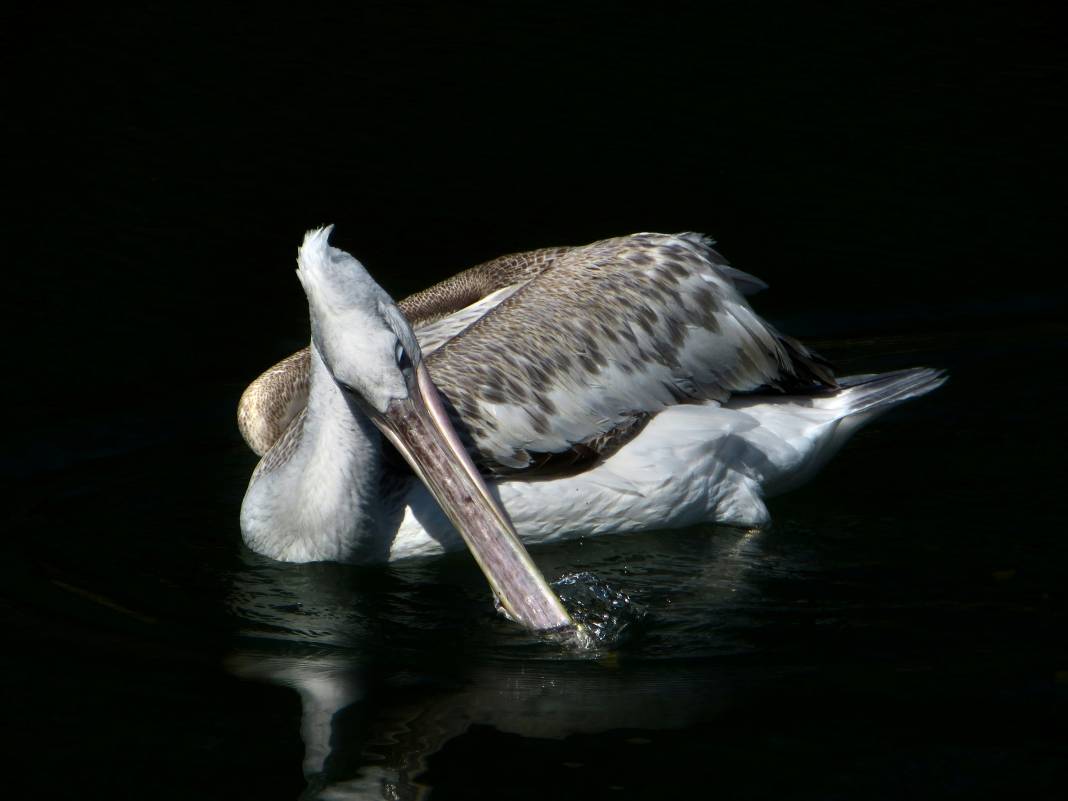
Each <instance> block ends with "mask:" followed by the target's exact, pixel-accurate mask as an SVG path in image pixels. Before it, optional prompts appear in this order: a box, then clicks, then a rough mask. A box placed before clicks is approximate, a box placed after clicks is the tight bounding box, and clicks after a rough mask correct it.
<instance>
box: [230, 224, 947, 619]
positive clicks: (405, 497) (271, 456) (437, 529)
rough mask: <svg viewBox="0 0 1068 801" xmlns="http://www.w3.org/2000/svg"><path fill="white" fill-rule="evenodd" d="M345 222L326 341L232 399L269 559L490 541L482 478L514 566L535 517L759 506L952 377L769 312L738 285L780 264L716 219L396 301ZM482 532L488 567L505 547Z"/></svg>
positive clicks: (314, 314) (314, 304) (470, 275)
mask: <svg viewBox="0 0 1068 801" xmlns="http://www.w3.org/2000/svg"><path fill="white" fill-rule="evenodd" d="M330 230H331V229H330V228H325V229H319V230H315V231H311V232H309V233H308V235H307V236H306V238H305V240H304V243H303V245H302V246H301V248H300V249H299V251H298V265H299V269H298V276H299V277H300V279H301V282H302V284H303V286H304V289H305V292H306V294H307V296H308V301H309V311H310V317H311V323H312V326H311V327H312V337H311V340H312V341H311V344H310V346H309V347H308V348H307V349H305V350H302V351H300V352H298V353H296V354H294V355H292V356H290V357H289V358H287V359H285V360H283V361H282V362H280V363H279V364H277V365H275V366H274V367H273V368H271V369H270V370H268V371H267V372H266V373H264V374H263V375H261V376H260V377H259V378H258V379H256V381H254V382H253V383H252V384H251V385H250V386H249V388H248V389H247V390H246V391H245V393H244V395H243V396H242V399H241V402H240V405H239V410H238V420H239V426H240V428H241V431H242V434H243V435H244V437H245V439H246V441H247V442H248V444H249V445H250V447H252V449H253V450H254V451H256V452H257V454H259V455H260V456H261V457H262V458H261V461H260V463H259V465H258V466H257V468H256V470H255V472H254V473H253V475H252V479H251V481H250V484H249V488H248V491H247V493H246V496H245V500H244V503H243V505H242V511H241V527H242V533H243V536H244V539H245V541H246V543H247V544H248V545H249V547H250V548H252V549H253V550H255V551H257V552H259V553H262V554H265V555H267V556H270V557H272V558H274V559H279V560H285V561H293V562H307V561H342V562H382V561H388V560H392V559H401V558H406V557H412V556H422V555H429V554H435V553H441V552H444V551H448V550H453V549H457V548H462V547H464V544H465V542H466V543H467V545H468V546H469V547H473V546H472V545H471V536H472V535H471V531H470V529H471V524H470V520H469V518H468V516H467V515H468V513H469V511H470V510H469V509H468V508H467V507H468V506H470V505H471V504H470V503H469V502H470V501H471V498H474V499H475V502H474V507H477V510H478V511H477V515H481V518H479V519H481V520H482V523H478V524H476V525H475V526H474V528H475V529H479V530H481V529H485V531H484V532H483V534H484V538H485V539H486V540H487V542H491V543H494V544H493V545H492V546H490V547H491V550H492V548H496V547H498V545H497V544H496V537H497V534H496V533H493V532H492V531H491V530H503V528H507V529H509V530H511V531H512V532H513V533H514V534H515V535H516V536H517V537H518V540H516V542H515V543H514V544H511V545H508V546H507V548H506V549H505V550H508V551H509V553H512V552H513V551H514V552H515V553H513V554H512V557H509V558H513V557H514V559H515V560H517V561H515V565H516V567H515V571H517V572H519V573H522V572H523V571H525V570H530V569H531V567H530V564H529V562H527V561H524V558H525V551H524V552H523V554H522V555H521V556H519V555H516V554H517V553H518V551H522V545H520V544H518V543H519V540H521V541H522V542H525V543H528V544H529V543H542V542H552V541H555V540H560V539H564V538H567V537H573V536H579V535H591V534H602V533H612V532H615V533H621V532H627V531H635V530H640V529H648V528H674V527H683V526H689V525H693V524H697V523H701V522H718V523H727V524H731V525H737V526H748V527H756V526H762V525H764V524H766V523H767V522H768V519H769V515H768V511H767V508H766V506H765V505H764V500H763V499H764V498H765V497H766V496H769V495H772V494H775V493H779V492H782V491H785V490H788V489H790V488H792V487H795V486H797V485H798V484H800V483H802V482H803V481H805V480H806V479H807V478H809V477H810V476H811V475H812V474H813V473H814V472H815V471H816V470H818V468H819V467H820V466H821V465H822V464H823V463H824V462H825V461H826V460H827V459H828V458H829V457H830V456H831V455H832V454H833V453H834V452H835V451H836V450H837V449H838V448H839V447H840V446H841V445H842V443H843V442H844V441H845V440H846V439H847V438H848V436H849V435H850V434H851V433H852V432H854V431H855V430H856V429H857V428H859V427H860V426H861V425H863V424H864V423H866V422H867V421H869V420H871V419H872V418H873V417H874V416H876V415H877V414H879V413H881V412H883V411H885V410H887V409H889V408H891V407H893V406H894V405H896V404H898V403H900V402H902V401H904V400H907V399H909V398H913V397H916V396H918V395H922V394H924V393H926V392H929V391H931V390H932V389H934V388H935V387H937V386H938V385H940V384H941V383H942V382H943V381H944V375H943V374H942V373H941V372H939V371H936V370H932V369H928V368H915V369H910V370H903V371H899V372H894V373H888V374H883V375H866V376H852V377H845V378H840V377H836V376H835V375H834V373H833V371H832V370H831V368H830V365H828V364H827V363H826V362H825V361H824V360H823V359H822V358H820V357H819V356H818V355H816V354H815V353H813V352H811V351H809V350H808V349H807V348H806V347H805V346H804V345H802V344H801V343H800V342H797V341H796V340H794V339H791V338H790V337H787V336H784V335H782V334H780V333H779V332H777V331H776V330H775V329H774V328H773V327H772V326H771V325H769V324H768V323H767V322H765V321H763V320H762V319H761V318H760V317H758V316H757V315H756V313H755V312H754V311H753V310H752V308H751V307H750V305H749V303H748V302H747V300H746V299H745V297H744V295H745V294H750V293H752V292H754V291H757V290H759V289H762V288H764V284H763V283H762V282H761V281H759V280H758V279H756V278H754V277H753V276H750V275H748V274H746V273H743V272H741V271H739V270H736V269H734V268H733V267H731V266H729V265H728V264H727V262H726V261H725V260H724V259H723V257H722V256H720V254H719V253H718V252H716V251H715V250H714V249H713V247H712V244H713V243H712V242H711V241H710V240H708V239H707V238H705V237H703V236H700V235H698V234H693V233H682V234H677V235H666V234H653V233H642V234H634V235H630V236H624V237H619V238H615V239H608V240H604V241H601V242H595V243H593V244H591V245H586V246H583V247H573V248H563V247H562V248H548V249H543V250H537V251H532V252H528V253H519V254H513V255H510V256H504V257H501V258H498V259H495V260H493V261H491V262H487V263H485V264H481V265H478V266H477V267H473V268H471V269H469V270H466V271H464V272H461V273H459V274H458V275H456V276H454V277H453V278H450V279H448V280H446V281H444V282H442V283H440V284H437V285H435V286H433V287H431V288H429V289H427V290H424V291H422V292H419V293H417V294H415V295H413V296H411V297H409V298H406V299H405V300H402V301H401V302H400V303H399V304H395V303H394V302H393V301H392V300H391V299H390V298H389V296H388V295H387V294H386V293H385V291H384V290H382V289H381V287H379V286H378V285H377V284H376V283H375V282H374V281H373V279H371V277H370V276H369V275H368V273H367V271H366V270H365V269H364V268H363V266H362V265H361V264H360V263H359V262H358V261H357V260H356V259H355V258H353V257H352V256H351V255H349V254H348V253H345V252H343V251H341V250H338V249H336V248H333V247H332V246H330V245H329V242H328V237H329V234H330ZM413 404H414V405H413ZM420 426H422V427H423V428H422V429H420V428H419V427H420ZM416 429H419V430H423V429H425V430H426V431H430V432H432V433H431V434H430V435H428V436H430V438H431V439H433V440H434V441H435V442H436V443H437V444H436V445H433V447H430V449H429V450H427V449H425V448H424V446H423V444H422V440H421V439H420V437H421V436H422V435H421V434H413V433H412V432H413V431H414V430H416ZM387 441H388V443H389V444H387ZM398 452H399V455H400V457H403V458H398ZM457 487H460V489H457ZM477 515H476V517H477ZM480 526H481V529H480ZM513 526H514V528H512V527H513ZM494 527H496V529H494ZM502 527H503V528H502ZM502 536H503V535H502ZM508 536H512V535H508ZM501 547H503V546H501ZM475 553H476V558H478V559H479V561H480V564H482V565H483V568H484V569H486V564H485V560H487V559H488V560H490V561H494V560H495V559H496V558H497V557H496V556H495V555H490V556H485V555H483V556H480V555H479V552H478V551H477V550H476V551H475ZM509 581H511V579H510V578H509V579H506V580H505V583H508V582H509ZM491 584H494V588H495V590H499V589H500V588H499V587H498V586H497V584H495V583H494V580H493V579H492V578H491ZM524 592H525V591H524ZM516 604H517V605H521V602H520V601H517V602H516ZM549 616H550V617H551V615H549Z"/></svg>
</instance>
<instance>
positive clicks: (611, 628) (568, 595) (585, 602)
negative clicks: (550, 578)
mask: <svg viewBox="0 0 1068 801" xmlns="http://www.w3.org/2000/svg"><path fill="white" fill-rule="evenodd" d="M550 586H551V587H552V588H553V590H555V591H556V594H557V595H559V596H560V600H561V601H562V602H563V604H564V607H565V608H566V609H567V611H568V613H569V614H570V615H571V618H572V620H574V621H575V623H576V624H577V628H578V633H577V635H576V634H575V632H568V633H567V635H566V636H565V637H563V638H562V639H563V641H564V642H565V644H567V645H569V646H572V647H575V648H576V649H577V650H580V651H605V650H613V649H615V648H618V647H619V646H620V645H621V644H622V643H623V642H625V641H626V640H627V639H628V638H629V637H630V636H631V635H632V634H633V633H634V631H635V630H636V628H637V624H638V623H639V622H640V621H642V620H643V619H644V618H645V616H646V611H645V609H644V608H643V607H642V606H641V605H640V604H637V603H635V602H634V601H633V600H632V599H631V597H630V596H629V595H627V593H625V592H623V590H619V589H616V588H615V587H613V586H612V585H611V584H609V583H608V582H607V581H603V580H601V579H599V578H598V577H597V576H595V575H594V574H593V573H590V572H589V571H585V570H584V571H582V572H579V573H568V574H565V575H563V576H561V577H560V578H558V579H557V580H556V581H554V582H552V583H551V584H550ZM496 607H497V611H498V612H499V613H500V614H502V615H504V616H505V617H509V615H508V614H507V613H506V612H505V611H504V609H503V607H502V606H501V604H500V602H499V601H497V602H496ZM509 619H510V618H509ZM549 638H550V639H553V640H560V639H561V638H560V637H556V636H554V635H553V634H552V633H550V635H549Z"/></svg>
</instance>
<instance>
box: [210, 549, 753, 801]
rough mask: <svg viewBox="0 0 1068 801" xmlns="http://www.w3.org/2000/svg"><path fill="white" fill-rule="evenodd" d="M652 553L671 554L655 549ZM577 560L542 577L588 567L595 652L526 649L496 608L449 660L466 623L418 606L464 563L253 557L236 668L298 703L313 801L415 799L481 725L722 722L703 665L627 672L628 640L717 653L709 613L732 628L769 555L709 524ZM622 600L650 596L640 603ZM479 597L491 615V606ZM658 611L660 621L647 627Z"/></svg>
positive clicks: (581, 585) (599, 727)
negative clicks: (295, 561) (440, 756)
mask: <svg viewBox="0 0 1068 801" xmlns="http://www.w3.org/2000/svg"><path fill="white" fill-rule="evenodd" d="M665 544H668V545H669V546H674V547H668V548H663V545H665ZM652 545H658V546H660V547H659V548H658V550H657V551H653V552H650V550H649V547H650V546H652ZM566 550H567V551H568V552H564V549H562V548H555V549H553V551H554V552H553V553H551V554H545V559H544V560H543V561H542V563H543V566H545V567H547V569H548V572H549V574H550V575H552V574H553V569H554V568H553V565H555V564H572V563H573V562H574V561H575V560H577V561H579V562H581V563H583V564H585V565H587V566H588V568H587V570H585V571H582V572H579V573H569V574H568V575H567V576H565V577H564V579H563V580H562V581H561V582H560V584H559V585H558V586H559V587H560V588H561V591H562V592H563V594H564V596H565V597H566V599H567V602H568V605H569V608H571V609H573V610H578V614H579V616H580V617H582V618H583V621H584V622H586V623H587V625H590V626H591V627H593V628H595V629H597V630H598V631H597V636H598V642H599V648H598V649H597V650H596V651H594V652H592V655H591V652H581V651H575V650H574V649H573V648H568V647H566V646H561V645H558V644H554V643H551V642H545V641H544V640H542V639H539V638H537V637H535V636H532V635H529V634H527V633H525V632H523V631H521V630H520V629H519V628H518V627H515V626H512V625H511V624H508V623H506V622H504V621H502V620H500V619H498V618H496V617H495V616H494V615H493V614H492V611H491V610H489V609H488V608H483V609H481V611H480V612H475V614H474V615H473V618H474V619H476V620H478V621H479V622H478V629H477V630H475V631H470V630H468V632H467V634H466V635H464V636H463V637H462V638H456V639H455V640H454V641H453V642H454V647H453V648H452V649H450V652H445V653H443V652H442V650H441V640H440V639H438V637H439V636H440V635H441V631H440V630H439V631H438V632H437V633H436V634H435V633H433V632H432V629H433V628H436V627H437V626H438V625H441V626H442V627H444V629H445V632H446V633H448V632H449V631H450V630H451V631H452V632H454V633H455V631H456V630H457V628H458V625H457V623H456V622H455V621H453V622H451V623H450V622H449V621H447V620H446V619H445V618H446V617H447V616H454V615H455V614H456V610H455V609H452V610H449V611H448V612H447V613H446V615H442V616H436V615H433V614H431V615H430V620H429V621H428V619H427V612H428V611H430V610H428V608H427V605H426V602H425V601H423V602H421V603H420V602H418V601H417V599H418V598H419V596H420V594H421V593H423V592H424V591H425V590H426V589H427V585H426V582H427V581H428V579H430V578H431V577H432V574H433V573H434V572H435V571H438V570H443V569H444V570H448V569H449V567H450V566H446V567H445V568H441V567H438V566H435V565H434V564H433V563H424V564H414V565H401V566H399V567H394V568H391V569H390V570H389V571H370V570H367V571H365V570H358V569H352V568H347V567H344V566H338V565H283V564H278V563H274V562H270V561H268V560H265V559H262V558H261V557H258V556H256V555H254V554H251V553H248V552H246V553H245V554H244V556H243V565H242V567H241V569H239V570H237V571H235V573H234V576H233V589H232V592H231V594H230V605H231V611H232V613H233V614H235V615H236V616H237V617H238V618H239V620H240V621H241V622H242V626H243V630H242V633H241V635H240V636H239V638H238V640H237V645H236V647H235V648H234V650H233V652H232V653H231V654H230V655H229V657H228V658H227V660H226V666H227V668H228V669H229V670H230V671H232V672H233V673H234V674H236V675H238V676H241V677H243V678H248V679H255V680H262V681H268V682H272V683H274V684H277V685H280V686H283V687H287V688H290V689H292V690H294V691H295V692H296V693H297V694H298V695H299V697H300V701H301V724H300V735H301V738H302V740H303V742H304V747H305V756H304V766H303V767H304V775H305V778H306V779H307V781H308V794H307V797H309V798H312V797H315V798H378V797H381V798H386V799H405V798H415V797H417V796H418V793H419V791H420V788H421V785H420V783H419V776H420V774H421V773H422V772H423V771H425V770H426V768H427V760H428V758H429V757H430V756H431V755H432V754H435V753H437V752H439V751H440V750H441V749H442V748H443V747H444V746H445V745H446V744H447V743H448V742H449V741H450V740H453V739H454V738H457V737H459V736H461V735H463V734H464V733H465V732H467V731H468V730H470V729H471V728H472V727H479V726H485V727H492V729H493V730H494V731H496V732H501V733H507V734H514V735H519V736H522V737H528V738H555V739H560V738H565V737H568V736H572V735H576V734H596V733H599V732H605V731H612V730H617V729H627V728H630V729H649V730H655V729H679V728H684V727H686V726H688V725H690V724H691V723H693V722H694V719H695V718H696V717H700V716H707V715H709V714H711V713H712V712H713V711H714V709H715V708H716V704H717V698H718V696H719V695H720V694H721V693H723V692H724V688H723V687H721V686H719V683H718V680H717V679H716V678H715V675H714V674H712V675H710V674H709V671H708V670H707V669H706V667H705V666H703V665H700V664H698V665H697V666H696V667H695V666H690V665H688V664H687V662H686V661H684V660H683V661H680V662H679V664H678V665H677V666H676V667H675V668H673V669H672V671H671V672H670V674H665V672H664V671H663V670H661V669H659V668H658V667H656V666H655V665H654V666H646V667H641V666H640V665H632V666H628V667H627V669H621V667H620V664H621V661H624V660H627V659H628V658H629V656H628V650H627V648H628V644H638V647H640V649H641V650H642V651H643V652H644V653H645V654H646V655H649V654H655V653H657V652H658V651H661V652H664V653H668V652H670V653H671V654H672V656H674V657H679V656H680V653H681V654H689V655H690V656H696V655H698V654H699V653H701V652H702V651H703V650H705V649H708V648H709V646H710V645H712V647H713V648H718V647H723V646H722V642H723V640H721V639H720V638H716V639H717V641H718V642H719V644H716V645H713V642H715V641H710V640H709V639H708V638H703V640H702V641H700V642H694V641H693V639H694V637H695V635H696V634H697V633H699V632H701V631H704V630H706V629H707V627H708V626H709V625H710V622H709V620H708V617H709V613H710V611H712V610H714V609H716V607H718V608H719V611H718V613H716V612H714V613H713V616H715V617H721V618H722V617H729V615H730V612H729V610H730V607H731V606H732V605H733V604H736V603H737V602H738V599H740V598H746V597H747V596H748V595H749V594H750V590H749V589H748V587H747V585H746V583H745V573H746V570H747V566H748V565H751V564H752V563H753V561H754V560H756V559H758V558H759V553H760V552H759V537H758V536H757V535H756V534H755V533H754V532H743V531H739V530H733V529H719V530H713V529H711V528H709V529H704V530H693V531H689V532H682V533H675V534H674V535H671V536H667V537H663V542H659V540H658V539H657V535H640V536H638V537H629V538H628V542H627V543H623V542H620V541H616V542H614V543H612V544H611V545H609V544H607V543H606V544H604V545H598V544H596V543H595V542H588V543H585V542H579V543H576V544H574V545H572V547H571V548H570V549H566ZM457 561H459V560H457ZM452 567H455V566H452ZM464 568H465V569H464V572H466V565H465V566H464ZM591 568H592V569H593V572H591ZM383 572H386V573H387V574H388V575H382V573H383ZM376 573H377V575H376ZM594 573H596V575H597V576H611V579H610V580H608V579H607V578H596V577H595V575H594ZM361 579H363V580H365V583H364V584H363V585H362V586H361ZM620 588H626V590H627V592H632V593H635V594H640V595H641V597H642V598H644V599H645V600H644V605H643V607H635V606H634V605H633V604H632V603H631V602H630V599H629V598H628V597H627V594H626V593H624V592H623V591H622V590H621V589H620ZM480 594H481V595H482V598H483V605H484V606H488V604H486V603H485V602H486V601H487V600H488V592H485V593H480ZM717 599H718V600H717ZM413 601H416V602H415V603H412V602H413ZM470 602H471V605H472V607H473V606H474V605H476V604H477V600H476V598H474V597H473V598H472V599H470ZM710 604H711V606H710ZM646 608H647V609H648V610H649V611H648V615H649V616H650V618H651V620H650V621H649V623H648V625H643V626H638V625H636V624H638V623H639V621H641V620H642V618H643V617H644V616H645V615H646V614H647V613H646V611H645V610H646ZM711 625H715V624H711ZM718 625H719V626H721V627H722V626H723V625H724V622H723V620H722V619H721V620H720V621H719V623H718ZM460 627H464V624H460ZM648 629H655V631H656V634H655V635H651V634H650V632H649V631H647V630H648ZM625 633H626V634H627V635H628V636H627V637H624V636H623V635H624V634H625ZM428 634H429V636H428ZM472 634H473V635H474V636H472ZM609 642H611V643H613V644H614V649H608V648H607V647H606V644H607V643H609ZM687 643H688V645H687Z"/></svg>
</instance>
